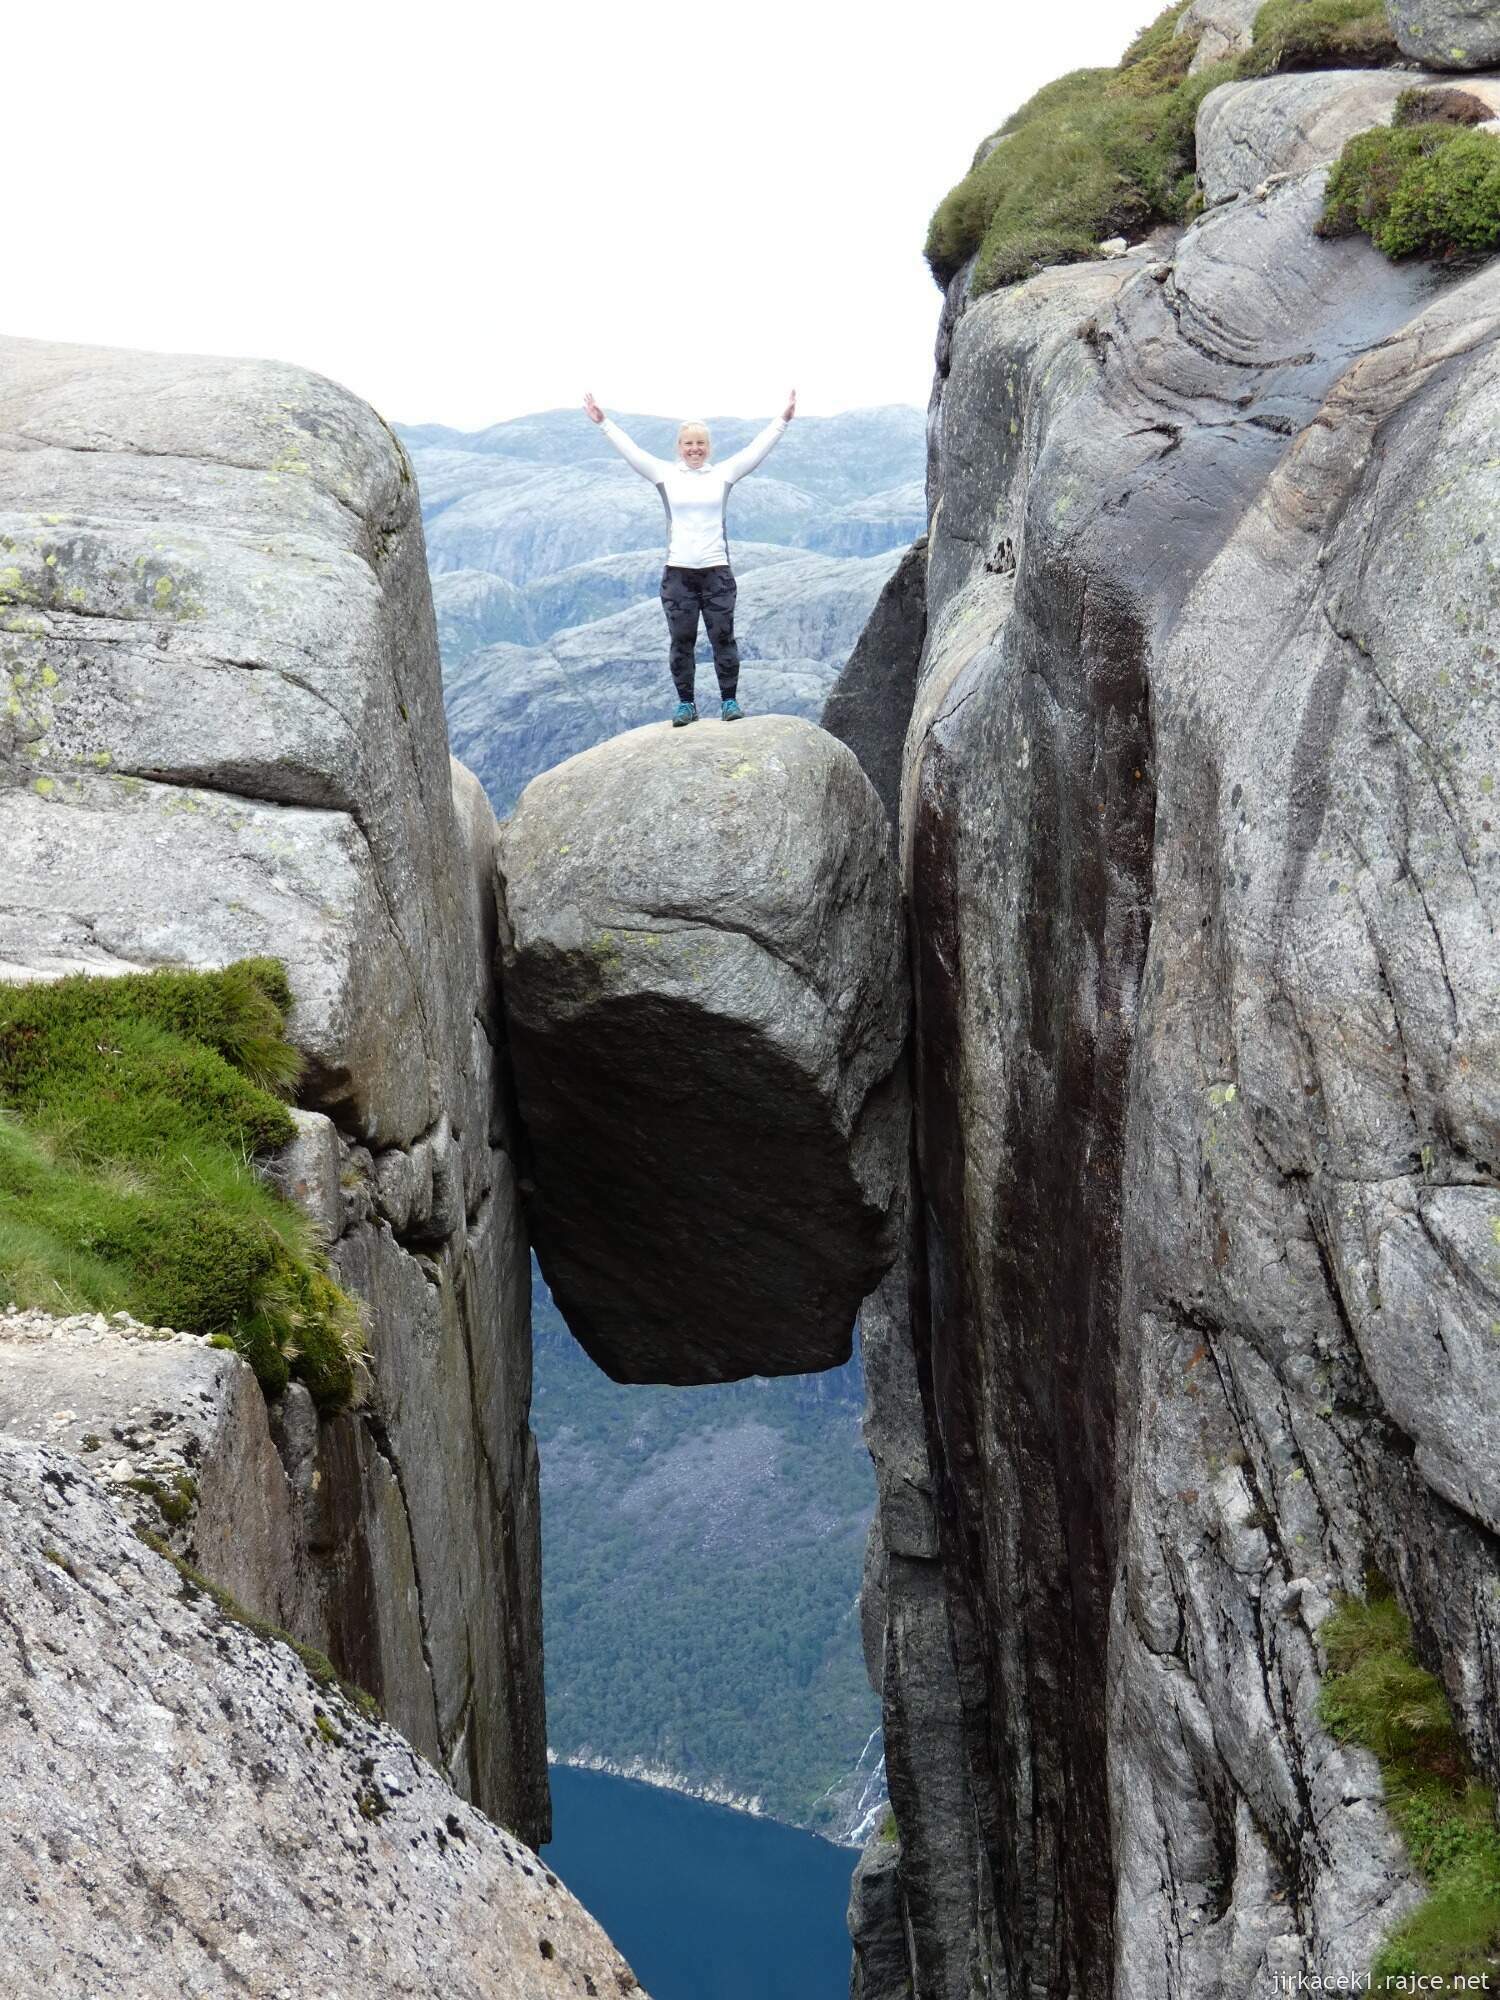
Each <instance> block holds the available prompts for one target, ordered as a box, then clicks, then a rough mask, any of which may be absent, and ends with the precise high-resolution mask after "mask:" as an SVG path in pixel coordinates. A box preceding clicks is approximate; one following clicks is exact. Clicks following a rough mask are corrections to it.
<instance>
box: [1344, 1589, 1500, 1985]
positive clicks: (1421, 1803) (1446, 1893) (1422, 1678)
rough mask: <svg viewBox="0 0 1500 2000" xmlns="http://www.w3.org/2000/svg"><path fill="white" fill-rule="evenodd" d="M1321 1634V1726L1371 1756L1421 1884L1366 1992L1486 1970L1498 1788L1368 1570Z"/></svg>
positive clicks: (1495, 1893) (1491, 1965) (1496, 1941)
mask: <svg viewBox="0 0 1500 2000" xmlns="http://www.w3.org/2000/svg"><path fill="white" fill-rule="evenodd" d="M1319 1638H1320V1639H1321V1641H1322V1644H1323V1648H1324V1651H1325V1653H1326V1654H1327V1657H1328V1664H1329V1668H1330V1672H1329V1675H1328V1678H1327V1679H1326V1680H1325V1682H1324V1684H1323V1689H1322V1693H1321V1695H1320V1698H1319V1709H1320V1713H1321V1716H1322V1720H1323V1724H1324V1726H1325V1728H1327V1730H1328V1731H1329V1733H1330V1734H1331V1735H1333V1736H1335V1737H1337V1738H1338V1740H1339V1741H1340V1742H1346V1743H1349V1742H1352V1743H1359V1744H1362V1745H1363V1746H1364V1748H1365V1749H1367V1750H1372V1751H1373V1752H1374V1753H1375V1755H1376V1757H1377V1758H1378V1759H1379V1762H1380V1774H1381V1778H1382V1781H1383V1783H1384V1786H1385V1799H1386V1810H1387V1811H1388V1812H1389V1814H1390V1816H1391V1819H1392V1822H1393V1823H1394V1825H1395V1826H1396V1828H1397V1829H1398V1831H1399V1832H1400V1834H1401V1837H1402V1839H1403V1840H1404V1841H1405V1843H1406V1847H1407V1851H1408V1853H1409V1854H1410V1856H1411V1859H1412V1863H1413V1865H1414V1866H1415V1867H1416V1868H1417V1869H1418V1870H1419V1871H1420V1873H1421V1874H1422V1875H1423V1876H1424V1877H1425V1878H1426V1881H1427V1883H1428V1886H1429V1890H1430V1893H1429V1895H1428V1898H1427V1900H1426V1902H1424V1903H1423V1904H1422V1905H1421V1906H1420V1907H1419V1908H1418V1909H1417V1910H1416V1911H1414V1912H1413V1914H1412V1915H1411V1916H1410V1917H1408V1918H1407V1919H1406V1921H1405V1922H1404V1923H1403V1924H1401V1925H1400V1926H1399V1927H1398V1928H1397V1929H1396V1930H1395V1931H1394V1932H1393V1933H1392V1934H1391V1936H1390V1937H1389V1938H1388V1939H1387V1940H1386V1942H1385V1944H1384V1945H1383V1946H1382V1948H1381V1950H1380V1952H1379V1954H1378V1955H1377V1957H1376V1959H1375V1963H1374V1966H1373V1968H1372V1971H1373V1974H1374V1987H1373V1990H1374V1991H1376V1992H1381V1991H1401V1990H1403V1989H1402V1988H1401V1987H1400V1986H1399V1985H1398V1984H1396V1983H1395V1982H1398V1981H1399V1980H1400V1979H1402V1978H1403V1977H1405V1978H1406V1979H1407V1980H1410V1979H1411V1978H1412V1977H1413V1976H1414V1975H1417V1974H1421V1975H1424V1976H1425V1977H1426V1978H1429V1979H1441V1980H1443V1981H1445V1982H1447V1981H1452V1980H1456V1979H1461V1978H1467V1979H1474V1978H1476V1976H1477V1975H1481V1974H1493V1973H1494V1971H1495V1970H1496V1968H1497V1966H1500V1835H1497V1833H1496V1828H1495V1796H1494V1793H1493V1792H1492V1791H1491V1790H1490V1788H1489V1786H1487V1785H1483V1784H1481V1783H1480V1782H1479V1781H1478V1780H1477V1779H1476V1778H1475V1777H1474V1776H1473V1774H1472V1772H1471V1771H1470V1769H1469V1765H1468V1760H1467V1757H1466V1755H1465V1752H1464V1746H1463V1743H1462V1741H1461V1739H1460V1737H1459V1735H1458V1731H1457V1730H1456V1729H1455V1727H1454V1724H1453V1715H1452V1711H1451V1709H1450V1708H1449V1706H1448V1698H1447V1696H1446V1695H1445V1693H1444V1692H1443V1688H1442V1685H1441V1683H1440V1682H1439V1681H1438V1680H1437V1679H1436V1678H1435V1677H1434V1676H1433V1675H1432V1674H1430V1673H1428V1672H1427V1671H1426V1669H1425V1668H1424V1667H1423V1666H1422V1665H1421V1664H1420V1663H1419V1661H1418V1660H1417V1657H1416V1654H1415V1652H1414V1650H1413V1647H1412V1640H1411V1626H1410V1623H1409V1621H1408V1620H1407V1618H1406V1615H1405V1613H1404V1612H1403V1611H1402V1609H1401V1607H1400V1605H1399V1604H1397V1602H1396V1600H1395V1598H1394V1597H1392V1596H1391V1594H1390V1592H1389V1590H1388V1589H1387V1588H1386V1587H1385V1586H1384V1584H1382V1583H1380V1582H1379V1581H1378V1580H1377V1581H1376V1583H1375V1584H1374V1586H1373V1587H1372V1589H1371V1591H1370V1595H1369V1597H1368V1598H1366V1599H1363V1600H1361V1599H1359V1598H1345V1599H1343V1600H1341V1602H1340V1603H1339V1604H1338V1606H1337V1608H1336V1609H1335V1610H1334V1612H1333V1614H1332V1615H1331V1616H1330V1617H1329V1618H1328V1619H1327V1620H1326V1621H1325V1623H1324V1624H1323V1627H1322V1629H1321V1631H1320V1633H1319ZM1404 1990H1408V1991H1409V1990H1411V1989H1410V1987H1409V1986H1408V1987H1407V1988H1406V1989H1404ZM1424 1990H1425V1991H1432V1992H1445V1991H1451V1990H1454V1989H1453V1988H1451V1987H1450V1986H1448V1985H1446V1984H1445V1985H1442V1986H1437V1987H1428V1988H1424ZM1459 1990H1462V1989H1459Z"/></svg>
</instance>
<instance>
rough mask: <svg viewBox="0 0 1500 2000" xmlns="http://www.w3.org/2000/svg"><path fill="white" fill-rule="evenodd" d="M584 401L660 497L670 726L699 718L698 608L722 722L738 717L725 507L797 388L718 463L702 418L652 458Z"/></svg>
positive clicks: (791, 408)
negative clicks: (673, 450) (673, 453)
mask: <svg viewBox="0 0 1500 2000" xmlns="http://www.w3.org/2000/svg"><path fill="white" fill-rule="evenodd" d="M583 407H584V409H585V410H587V412H588V414H589V416H590V417H591V418H592V420H593V421H594V422H595V423H596V424H602V425H603V426H604V435H605V436H606V437H607V438H608V439H609V441H610V443H611V444H612V445H613V446H614V448H615V450H616V451H617V452H618V453H619V454H620V456H621V458H623V459H624V460H625V463H626V464H627V465H631V466H634V468H635V470H636V471H637V472H638V473H640V475H641V477H642V478H643V479H649V480H650V481H651V484H652V485H653V486H654V487H655V488H656V490H657V492H658V493H659V494H660V495H661V500H662V505H663V506H664V507H665V508H666V510H667V566H666V568H665V569H664V570H663V571H662V573H661V602H662V609H663V610H664V611H665V612H666V614H667V630H668V631H669V632H670V633H671V635H672V680H673V683H674V685H675V686H676V689H677V707H676V710H675V712H674V713H673V716H672V726H673V727H674V728H675V729H680V728H681V727H682V725H683V724H684V723H685V722H696V721H697V720H698V708H697V704H696V703H695V702H694V700H693V668H694V661H693V652H694V648H695V647H696V646H697V643H698V617H699V614H700V612H701V614H702V617H703V622H704V624H705V625H706V626H707V627H708V637H709V643H710V644H711V645H712V647H713V649H714V672H715V673H716V674H717V675H718V677H719V695H720V698H721V700H722V702H723V709H722V711H721V713H722V715H723V718H724V720H725V721H726V722H738V721H739V719H740V717H741V716H742V715H743V714H744V712H745V711H744V710H743V709H742V708H741V707H740V705H739V702H738V701H737V700H736V698H735V697H736V695H737V694H738V691H739V683H740V653H739V648H738V646H736V644H735V643H734V600H735V597H736V596H737V594H738V586H737V585H736V583H735V580H734V574H733V572H732V571H731V569H730V567H729V550H728V548H727V546H726V544H725V540H724V521H725V513H726V510H727V508H728V505H729V489H730V487H731V486H733V485H734V483H735V482H736V480H740V479H743V478H744V476H745V474H746V473H747V472H753V471H754V470H755V468H756V466H758V465H759V464H760V462H761V460H762V459H763V458H764V457H765V455H766V453H767V452H768V451H769V450H770V449H771V447H772V445H774V444H775V442H776V440H777V439H778V438H779V437H780V436H781V434H782V432H783V431H784V430H785V429H786V427H787V425H788V424H789V423H790V422H791V421H792V418H793V417H794V416H795V415H796V413H797V392H796V390H795V389H793V391H792V392H791V394H790V395H789V396H788V398H787V405H786V408H785V409H784V410H783V411H782V413H781V415H780V416H779V417H773V418H772V419H771V421H770V423H768V424H767V425H766V427H765V429H764V430H763V431H762V432H761V433H760V435H759V437H756V438H752V439H751V441H750V443H749V444H747V445H746V446H745V448H744V450H743V451H737V452H736V453H735V454H734V456H733V457H732V458H726V459H725V460H724V462H723V464H722V465H711V464H710V463H709V456H708V455H709V450H710V443H709V436H708V426H707V425H706V424H697V423H690V424H684V425H683V426H682V427H681V429H680V430H679V431H678V433H677V462H676V464H675V465H669V464H668V463H667V461H666V459H664V458H653V457H652V456H651V454H650V452H648V451H642V450H641V448H640V446H639V445H638V444H635V443H633V442H632V440H631V439H630V438H628V437H627V436H626V435H625V433H624V431H622V430H621V429H620V426H619V425H618V424H617V423H614V422H612V421H611V419H610V418H608V417H607V416H605V414H604V412H603V410H601V409H600V407H599V405H598V404H597V403H596V402H595V401H594V399H593V397H592V395H586V396H585V397H584V399H583Z"/></svg>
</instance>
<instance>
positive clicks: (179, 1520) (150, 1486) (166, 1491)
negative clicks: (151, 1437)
mask: <svg viewBox="0 0 1500 2000" xmlns="http://www.w3.org/2000/svg"><path fill="white" fill-rule="evenodd" d="M125 1484H126V1485H127V1486H128V1487H129V1488H130V1489H131V1491H132V1492H133V1493H147V1494H149V1495H150V1496H151V1498H152V1499H153V1500H154V1501H155V1502H156V1504H157V1507H158V1509H159V1510H160V1512H161V1517H162V1519H163V1520H164V1521H165V1522H167V1524H168V1525H169V1526H170V1527H173V1528H180V1527H181V1526H182V1524H183V1522H184V1521H186V1520H188V1519H189V1518H190V1517H191V1515H192V1512H193V1509H194V1507H195V1506H196V1505H197V1504H198V1482H197V1480H196V1479H193V1478H190V1477H189V1475H188V1474H187V1473H185V1472H179V1473H178V1474H177V1476H176V1478H175V1479H174V1480H173V1481H172V1483H171V1485H170V1486H163V1485H162V1483H161V1481H160V1480H159V1479H127V1480H126V1481H125Z"/></svg>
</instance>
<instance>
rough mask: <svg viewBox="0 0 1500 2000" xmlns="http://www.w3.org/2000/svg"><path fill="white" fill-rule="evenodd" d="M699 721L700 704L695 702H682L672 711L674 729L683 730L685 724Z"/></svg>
mask: <svg viewBox="0 0 1500 2000" xmlns="http://www.w3.org/2000/svg"><path fill="white" fill-rule="evenodd" d="M697 720H698V704H697V702H695V701H680V702H678V704H677V706H676V708H674V709H673V711H672V727H673V728H674V729H681V727H682V725H683V724H684V723H685V722H696V721H697Z"/></svg>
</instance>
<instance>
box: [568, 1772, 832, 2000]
mask: <svg viewBox="0 0 1500 2000" xmlns="http://www.w3.org/2000/svg"><path fill="white" fill-rule="evenodd" d="M549 1775H550V1777H551V1780H552V1824H553V1829H554V1832H553V1838H552V1841H551V1843H550V1844H549V1845H548V1846H547V1847H546V1848H544V1849H543V1853H544V1854H545V1856H546V1860H547V1865H548V1867H550V1868H555V1869H556V1870H557V1872H558V1874H559V1875H560V1876H561V1877H562V1879H563V1881H564V1882H566V1883H567V1885H568V1887H569V1888H570V1889H571V1890H572V1892H573V1894H574V1895H575V1896H576V1897H577V1898H578V1900H579V1902H581V1903H582V1904H583V1905H584V1907H585V1908H586V1909H587V1910H589V1911H590V1912H591V1913H592V1914H593V1915H594V1916H595V1917H597V1918H598V1920H599V1922H600V1923H601V1924H602V1925H603V1926H604V1928H605V1930H607V1931H608V1932H609V1934H610V1936H611V1937H612V1938H613V1939H614V1941H615V1943H616V1944H617V1945H618V1946H619V1948H620V1950H621V1951H622V1952H623V1953H624V1954H625V1956H626V1958H628V1959H629V1961H630V1964H631V1967H632V1968H633V1970H634V1972H635V1976H636V1978H637V1979H639V1980H640V1982H641V1984H642V1986H644V1987H645V1989H646V1991H647V1992H648V1993H649V1994H650V1995H651V2000H846V1996H847V1994H848V1991H849V1933H848V1931H847V1930H846V1929H845V1927H844V1911H845V1909H846V1907H847V1905H848V1902H849V1877H850V1876H851V1874H852V1873H853V1872H854V1863H855V1860H856V1859H857V1856H856V1855H855V1854H854V1852H853V1850H852V1849H850V1848H846V1847H833V1846H830V1844H829V1843H828V1842H827V1841H826V1840H819V1839H817V1838H816V1837H815V1836H814V1835H813V1834H810V1833H797V1832H794V1831H793V1829H792V1828H791V1827H786V1826H778V1825H777V1824H776V1823H775V1822H774V1821H772V1820H764V1819H751V1818H750V1816H749V1815H748V1814H747V1813H737V1812H730V1811H729V1810H728V1809H727V1808H726V1807H724V1806H710V1805H704V1803H703V1802H702V1800H701V1799H688V1798H683V1797H682V1796H681V1794H680V1793H677V1792H664V1791H660V1790H658V1789H657V1788H656V1787H655V1786H654V1785H638V1784H634V1783H632V1782H631V1780H630V1779H628V1778H611V1777H607V1776H605V1775H604V1774H603V1773H602V1772H598V1771H573V1770H568V1769H566V1768H565V1767H563V1766H562V1765H557V1764H554V1765H553V1767H552V1770H551V1772H550V1774H549Z"/></svg>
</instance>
